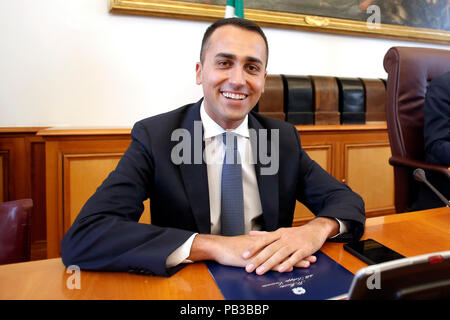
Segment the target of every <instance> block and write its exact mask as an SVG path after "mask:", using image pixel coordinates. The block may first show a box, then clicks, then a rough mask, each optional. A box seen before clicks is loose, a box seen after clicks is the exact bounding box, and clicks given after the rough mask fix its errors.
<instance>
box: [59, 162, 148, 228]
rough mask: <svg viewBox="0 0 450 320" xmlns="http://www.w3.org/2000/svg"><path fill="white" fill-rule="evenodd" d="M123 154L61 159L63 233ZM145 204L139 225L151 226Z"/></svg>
mask: <svg viewBox="0 0 450 320" xmlns="http://www.w3.org/2000/svg"><path fill="white" fill-rule="evenodd" d="M121 157H122V153H111V154H108V153H106V154H77V155H70V154H69V155H64V177H63V179H64V199H65V200H64V206H65V207H64V232H67V230H68V229H69V227H70V226H71V225H72V223H73V222H74V221H75V218H76V217H77V216H78V213H79V212H80V210H81V208H82V207H83V205H84V204H85V203H86V201H87V200H88V199H89V198H90V197H91V196H92V195H93V194H94V192H95V191H96V190H97V188H98V187H99V186H100V185H101V184H102V182H103V181H104V180H105V179H106V178H107V176H108V175H109V174H110V173H111V171H113V170H114V169H115V167H116V166H117V163H118V162H119V160H120V158H121ZM148 202H149V201H146V204H145V210H144V213H143V215H142V217H141V219H140V222H141V223H150V208H149V205H148Z"/></svg>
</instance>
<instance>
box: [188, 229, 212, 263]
mask: <svg viewBox="0 0 450 320" xmlns="http://www.w3.org/2000/svg"><path fill="white" fill-rule="evenodd" d="M215 238H217V236H215V235H211V234H197V235H196V236H195V238H194V241H193V242H192V247H191V252H190V254H189V257H187V259H188V260H191V261H194V262H195V261H204V260H215V256H214V253H216V251H217V250H216V249H215V243H216V241H215Z"/></svg>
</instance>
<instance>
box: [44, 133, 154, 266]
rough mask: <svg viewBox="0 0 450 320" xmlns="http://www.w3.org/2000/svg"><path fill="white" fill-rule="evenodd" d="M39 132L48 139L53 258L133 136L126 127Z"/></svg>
mask: <svg viewBox="0 0 450 320" xmlns="http://www.w3.org/2000/svg"><path fill="white" fill-rule="evenodd" d="M38 134H39V135H40V136H42V137H43V138H44V140H45V154H46V185H47V187H46V192H47V201H46V203H47V257H48V258H52V257H57V256H59V255H60V243H61V239H62V237H63V235H64V233H65V232H66V231H67V229H68V228H69V226H70V224H71V222H72V221H73V219H74V218H75V217H76V215H77V214H78V212H79V210H80V209H81V207H82V206H83V204H84V203H85V202H86V201H87V200H88V198H89V197H90V196H91V195H92V194H93V192H94V191H95V189H96V188H97V187H98V186H100V184H101V182H102V181H103V180H104V179H105V178H106V176H107V175H108V174H109V172H111V170H112V169H113V168H114V167H115V165H116V164H117V161H118V160H119V159H120V156H121V155H122V154H123V153H124V152H125V150H126V149H127V147H128V145H129V143H130V140H131V138H130V135H129V130H124V129H118V130H117V131H115V130H112V129H101V130H86V129H71V130H52V129H47V130H42V131H40V132H39V133H38ZM147 207H148V205H147ZM147 215H148V214H147ZM145 217H146V216H144V218H143V219H145ZM146 221H149V219H146Z"/></svg>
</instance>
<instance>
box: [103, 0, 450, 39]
mask: <svg viewBox="0 0 450 320" xmlns="http://www.w3.org/2000/svg"><path fill="white" fill-rule="evenodd" d="M110 12H111V13H114V14H133V15H144V16H156V17H169V18H177V19H186V20H202V21H215V20H217V19H220V18H222V17H224V14H225V6H217V5H212V4H200V3H192V2H187V1H169V0H162V1H158V0H110ZM245 17H246V18H247V19H250V20H253V21H255V22H257V23H258V24H260V25H261V26H268V27H278V28H288V29H297V30H305V31H315V32H325V33H334V34H347V35H358V36H366V37H375V38H388V39H401V40H409V41H422V42H434V43H444V44H450V32H449V31H445V30H436V29H427V28H416V27H408V26H400V25H391V24H379V28H373V27H372V28H369V26H368V24H367V23H366V22H363V21H355V20H347V19H339V18H332V17H323V16H311V15H306V14H297V13H288V12H278V11H265V10H256V9H245Z"/></svg>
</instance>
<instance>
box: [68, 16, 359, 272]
mask: <svg viewBox="0 0 450 320" xmlns="http://www.w3.org/2000/svg"><path fill="white" fill-rule="evenodd" d="M267 61H268V44H267V39H266V37H265V35H264V33H263V31H262V30H261V29H260V28H259V26H258V25H256V24H255V23H253V22H251V21H249V20H245V19H239V18H231V19H222V20H219V21H217V22H216V23H214V24H212V25H211V26H210V27H209V28H208V29H207V30H206V32H205V35H204V38H203V42H202V47H201V54H200V62H198V63H197V64H196V82H197V84H199V85H201V86H202V87H203V93H204V97H203V98H202V99H201V100H200V101H198V102H197V103H194V104H189V105H186V106H184V107H181V108H179V109H176V110H174V111H171V112H168V113H165V114H161V115H158V116H155V117H151V118H147V119H144V120H142V121H140V122H138V123H136V124H135V126H134V127H133V130H132V133H131V135H132V141H131V144H130V146H129V148H128V149H127V151H126V152H125V154H124V155H123V157H122V159H121V160H120V162H119V164H118V166H117V168H116V169H115V170H114V171H113V172H112V173H111V174H110V175H109V176H108V178H107V179H106V180H105V181H104V182H103V184H102V185H101V186H100V187H99V188H98V190H97V191H96V193H95V194H94V195H93V196H92V197H91V198H90V199H89V200H88V201H87V203H86V204H85V206H84V207H83V208H82V210H81V212H80V214H79V215H78V217H77V219H76V220H75V222H74V223H73V225H72V226H71V228H70V229H69V231H68V232H67V234H66V235H65V236H64V238H63V240H62V246H61V248H62V258H63V262H64V264H66V265H72V264H74V265H78V266H80V267H81V268H82V269H89V270H111V271H129V272H139V273H144V274H155V275H162V276H169V275H171V274H173V273H175V272H176V271H178V270H179V269H180V268H181V267H182V266H183V265H185V264H186V263H190V262H195V261H203V260H214V261H217V262H218V263H221V264H224V265H231V266H238V267H243V268H245V270H246V271H247V272H256V273H257V274H259V275H262V274H264V273H266V272H267V271H269V270H274V271H277V272H287V271H290V270H292V269H293V268H294V267H309V265H310V264H311V263H314V262H315V261H316V258H315V257H314V255H313V254H314V252H316V251H317V250H319V249H320V248H321V247H322V245H323V243H324V242H325V241H326V240H327V239H331V238H333V239H334V240H340V239H345V240H350V239H353V240H357V239H359V238H360V237H361V236H362V234H363V231H364V222H365V215H364V203H363V201H362V199H361V197H359V196H358V195H357V194H355V193H354V192H353V191H352V190H350V188H349V187H348V186H346V185H344V184H342V183H340V182H338V181H337V180H335V179H334V178H333V177H332V176H330V175H329V174H328V173H327V172H326V171H325V170H323V169H322V168H321V167H320V166H319V165H317V163H315V162H314V161H312V160H311V159H310V158H309V157H308V155H307V154H306V153H305V151H304V150H303V149H302V147H301V143H300V137H299V135H298V132H297V130H296V129H295V127H294V126H292V125H291V124H288V123H286V122H283V121H279V120H275V119H271V118H267V117H264V116H261V115H259V114H258V113H254V112H252V111H251V110H252V109H253V107H254V106H255V105H256V104H257V102H258V100H259V98H260V96H261V94H262V93H263V92H264V82H265V79H266V76H267V70H266V67H267ZM177 130H184V131H185V132H187V133H189V136H192V137H194V138H193V139H189V141H190V142H192V143H190V147H191V149H192V150H183V153H185V154H183V156H186V155H188V157H189V156H190V155H191V154H195V149H196V147H198V146H200V148H201V150H202V152H203V154H204V157H202V159H200V160H201V161H200V162H197V161H185V162H177V161H173V150H174V148H175V147H176V142H175V141H174V140H173V133H174V132H175V131H177ZM252 132H253V133H256V134H253V135H252ZM199 134H200V142H201V143H196V142H195V141H198V140H196V138H198V137H195V136H196V135H199ZM193 141H194V142H193ZM261 149H264V150H267V151H268V153H269V154H270V155H271V156H272V157H276V160H277V161H278V165H277V170H276V171H275V172H273V173H271V174H264V169H265V167H266V166H267V162H265V161H264V159H262V158H261V153H260V152H253V153H250V154H251V155H250V156H249V157H245V156H244V155H245V154H246V151H248V150H258V151H260V150H261ZM191 151H194V152H191ZM224 151H225V152H224ZM217 154H222V155H223V154H225V157H223V158H220V157H219V158H220V159H221V161H220V162H217V161H211V159H214V158H218V157H217ZM229 155H232V156H233V157H232V161H230V158H227V157H228V156H229ZM194 157H195V155H194ZM197 160H198V159H197ZM222 160H223V161H222ZM148 198H150V199H151V202H150V203H151V224H150V225H146V224H140V223H138V220H139V218H140V216H141V214H142V210H143V205H142V202H143V201H145V200H146V199H148ZM296 200H299V201H301V202H302V203H304V204H305V205H306V206H307V207H308V208H309V209H310V210H311V211H312V212H313V213H314V214H315V215H316V218H315V219H313V220H311V221H310V222H309V223H307V224H306V225H304V226H301V227H292V221H293V216H294V209H295V204H296Z"/></svg>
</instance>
